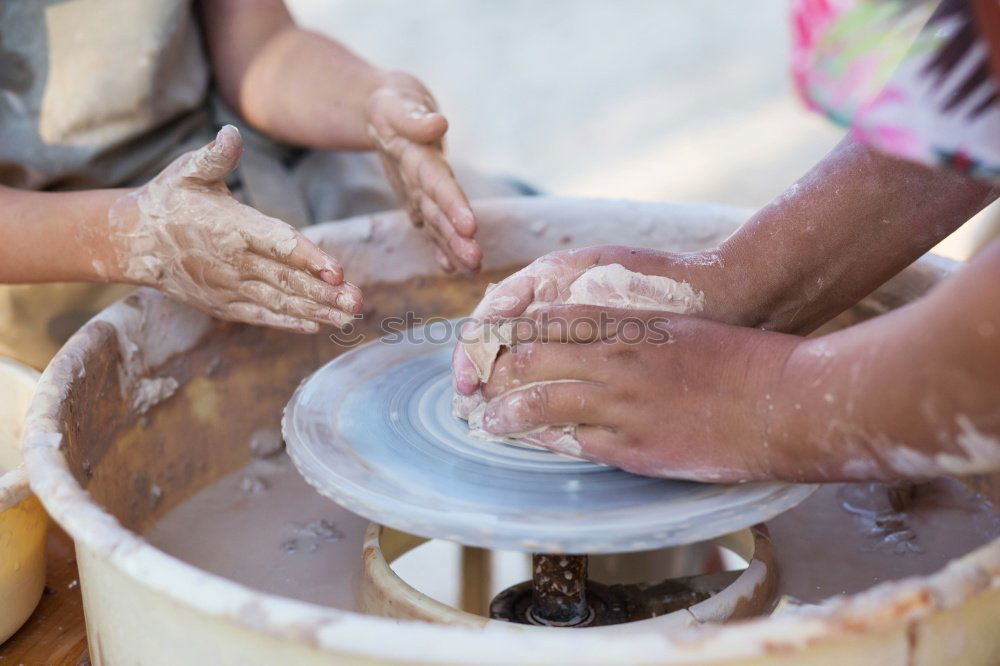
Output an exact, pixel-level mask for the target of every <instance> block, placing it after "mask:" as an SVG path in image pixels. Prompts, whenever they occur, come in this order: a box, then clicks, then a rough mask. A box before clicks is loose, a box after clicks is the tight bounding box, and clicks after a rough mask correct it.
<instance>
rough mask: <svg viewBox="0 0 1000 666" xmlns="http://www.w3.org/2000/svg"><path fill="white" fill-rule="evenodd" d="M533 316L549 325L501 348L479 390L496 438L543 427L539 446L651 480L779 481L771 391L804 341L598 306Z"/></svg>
mask: <svg viewBox="0 0 1000 666" xmlns="http://www.w3.org/2000/svg"><path fill="white" fill-rule="evenodd" d="M543 313H545V316H544V318H543ZM602 314H603V315H604V317H603V321H604V322H605V325H604V326H603V327H599V326H598V325H597V322H600V321H602V317H601V315H602ZM532 319H533V320H534V321H536V322H539V321H546V320H547V321H549V322H550V324H549V329H548V330H539V331H537V334H538V339H539V341H537V342H530V343H519V344H518V345H517V346H516V347H515V348H514V349H513V350H511V351H508V352H505V353H502V354H501V355H500V357H499V358H498V360H497V362H496V365H495V366H494V368H493V372H492V374H491V375H490V379H489V381H488V382H486V383H485V384H484V385H483V395H484V397H485V398H486V399H487V400H488V404H487V408H486V412H485V414H484V417H483V421H482V425H483V428H484V429H485V430H486V431H487V432H488V433H490V434H493V435H497V436H504V435H516V434H520V433H525V432H532V431H535V430H537V429H540V428H544V429H545V430H544V431H542V432H539V433H537V434H536V435H535V436H533V437H532V441H533V442H536V443H539V444H541V445H543V446H547V447H549V448H552V449H553V450H556V451H560V452H563V453H569V454H572V455H576V456H580V457H584V458H588V459H591V460H596V461H598V462H602V463H606V464H610V465H613V466H615V467H620V468H623V469H626V470H629V471H631V472H635V473H637V474H643V475H648V476H662V477H672V478H684V479H692V480H699V481H726V482H735V481H740V480H748V479H756V478H764V477H767V476H769V475H771V474H773V472H774V470H773V468H772V462H773V461H772V460H771V459H770V457H769V456H771V455H780V454H779V452H778V451H769V450H767V449H761V448H760V442H762V441H766V440H767V436H766V429H767V425H768V419H769V417H770V416H771V415H772V412H771V411H770V410H769V404H770V403H769V399H770V398H771V396H772V394H774V393H775V386H774V385H775V383H776V382H777V381H778V379H779V375H780V371H781V368H782V367H783V365H784V360H785V359H787V358H788V356H789V355H791V353H792V352H793V351H794V349H795V348H796V347H797V345H798V344H799V341H800V338H796V337H793V336H788V335H783V334H779V333H769V332H764V331H758V330H754V329H747V328H740V327H735V326H728V325H725V324H720V323H717V322H712V321H707V320H704V319H697V318H693V317H687V316H684V315H678V314H673V313H668V312H649V311H641V312H637V311H625V310H611V309H608V308H598V307H593V306H578V305H572V306H555V307H551V308H545V309H543V310H540V311H538V312H537V313H536V314H535V315H533V317H532ZM554 321H560V322H562V321H565V322H568V323H569V326H568V327H567V326H562V325H561V324H558V325H557V324H553V323H551V322H554ZM640 322H641V324H640ZM527 325H528V322H527V321H525V322H522V326H523V327H524V328H525V329H526V328H527V327H528V326H527ZM567 331H570V332H572V338H569V337H567ZM518 337H519V339H523V338H525V337H526V335H525V332H524V331H522V332H520V333H519V334H518ZM574 440H575V441H574Z"/></svg>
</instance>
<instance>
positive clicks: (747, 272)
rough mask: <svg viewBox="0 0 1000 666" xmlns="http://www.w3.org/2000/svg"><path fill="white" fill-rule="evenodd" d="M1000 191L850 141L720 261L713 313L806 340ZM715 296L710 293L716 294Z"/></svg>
mask: <svg viewBox="0 0 1000 666" xmlns="http://www.w3.org/2000/svg"><path fill="white" fill-rule="evenodd" d="M998 194H1000V191H998V189H996V188H991V186H989V185H986V184H983V183H981V182H977V181H974V180H972V179H969V178H966V177H963V176H961V175H958V174H955V173H952V172H948V171H944V170H934V169H930V168H928V167H924V166H922V165H919V164H915V163H911V162H906V161H902V160H898V159H895V158H891V157H887V156H885V155H882V154H880V153H877V152H875V151H873V150H871V149H869V148H867V147H866V146H864V145H861V144H859V143H857V142H855V141H853V140H852V139H850V138H847V139H844V140H843V141H842V142H841V143H840V144H839V145H838V146H837V147H835V148H834V149H833V150H832V151H831V152H830V153H829V154H828V155H827V156H826V157H824V158H823V160H822V161H821V162H820V163H819V164H817V165H816V166H815V167H814V168H813V169H812V170H811V171H809V172H808V173H807V174H806V175H805V176H803V177H802V178H801V179H800V180H799V181H798V182H796V183H795V184H794V185H792V186H791V187H790V188H789V189H788V190H787V191H786V192H785V193H784V194H782V195H781V196H779V197H778V198H777V199H775V200H774V201H772V202H771V203H770V204H768V205H767V206H765V207H764V208H762V209H761V210H760V211H759V212H758V213H757V214H756V215H754V216H753V217H752V218H750V220H748V221H747V222H746V224H744V225H743V227H741V228H740V229H739V231H737V232H736V233H735V234H734V235H733V236H732V237H731V238H730V239H728V240H727V241H726V242H725V243H723V244H722V246H721V247H720V248H719V249H718V250H717V251H716V252H715V253H714V254H713V255H712V256H713V257H714V258H715V259H717V261H718V262H719V265H720V267H721V269H722V271H723V272H724V277H723V279H722V283H723V287H720V292H721V297H720V298H718V299H711V298H707V299H706V302H707V304H708V306H709V308H710V309H711V311H709V312H706V316H710V317H711V318H714V319H718V320H720V321H726V322H729V323H734V324H739V325H744V326H754V327H759V328H765V329H769V330H776V331H783V332H788V333H807V332H809V331H811V330H813V329H815V328H816V327H818V326H819V325H821V324H822V323H824V322H825V321H827V320H829V319H830V318H832V317H834V316H836V315H837V314H839V313H840V312H842V311H843V310H845V309H847V308H848V307H850V306H851V305H853V304H854V303H856V302H858V301H859V300H861V299H862V298H864V297H865V296H866V295H867V294H869V293H870V292H871V291H873V290H874V289H875V288H876V287H878V286H879V285H881V284H882V283H883V282H885V281H886V280H888V279H889V278H890V277H892V276H893V275H895V274H896V273H898V272H899V271H901V270H902V269H903V268H905V267H906V266H908V265H909V264H910V263H912V262H913V261H915V260H916V259H917V258H918V257H920V256H921V255H922V254H924V253H925V252H927V251H929V250H930V249H931V248H932V247H933V246H934V245H936V244H937V243H938V242H939V241H940V240H942V239H943V238H944V237H945V236H947V235H948V234H950V233H951V232H952V231H954V230H955V229H957V228H958V227H959V226H961V225H962V224H963V223H964V222H966V221H967V220H968V219H969V218H970V217H972V216H973V215H975V214H976V213H977V212H978V211H979V210H981V209H982V208H983V207H985V206H986V205H987V204H989V203H990V202H991V201H992V200H993V199H995V198H996V197H997V195H998ZM709 295H710V294H709Z"/></svg>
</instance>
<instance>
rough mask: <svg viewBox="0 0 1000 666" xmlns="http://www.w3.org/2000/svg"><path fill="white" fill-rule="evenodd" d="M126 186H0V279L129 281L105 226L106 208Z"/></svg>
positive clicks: (106, 222)
mask: <svg viewBox="0 0 1000 666" xmlns="http://www.w3.org/2000/svg"><path fill="white" fill-rule="evenodd" d="M126 192H127V190H88V191H80V192H30V191H24V190H16V189H11V188H8V187H2V186H0V238H2V239H3V242H0V283H27V282H125V281H127V280H125V279H124V277H123V275H122V272H121V270H120V268H119V262H118V259H117V255H116V253H115V250H114V248H113V247H112V245H111V242H110V239H109V236H110V234H109V229H108V210H109V209H110V208H111V206H112V204H114V202H115V201H116V200H118V198H119V197H121V196H122V195H123V194H125V193H126Z"/></svg>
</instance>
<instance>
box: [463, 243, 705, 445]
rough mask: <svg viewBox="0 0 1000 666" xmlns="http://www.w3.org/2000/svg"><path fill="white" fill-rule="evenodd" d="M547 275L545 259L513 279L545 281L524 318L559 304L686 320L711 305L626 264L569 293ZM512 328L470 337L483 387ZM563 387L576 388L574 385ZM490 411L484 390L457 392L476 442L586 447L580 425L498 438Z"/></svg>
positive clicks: (496, 327) (598, 272) (588, 275)
mask: <svg viewBox="0 0 1000 666" xmlns="http://www.w3.org/2000/svg"><path fill="white" fill-rule="evenodd" d="M546 270H548V267H547V266H546V262H545V258H543V259H542V260H540V261H539V262H536V263H534V264H531V265H529V266H528V267H527V268H525V269H523V270H521V271H519V272H518V273H515V274H514V275H512V276H511V277H510V278H508V279H509V280H519V279H524V278H525V277H526V276H528V277H530V276H532V275H533V271H536V272H538V273H539V275H540V276H543V277H539V278H538V281H539V284H538V285H537V286H536V287H535V290H536V292H537V293H536V300H535V301H534V302H532V303H530V304H529V305H528V306H527V307H526V308H525V309H524V315H529V314H531V313H532V312H534V311H536V310H537V309H539V308H541V307H543V306H545V305H549V304H553V303H562V304H566V305H594V306H599V307H608V308H621V309H626V310H659V311H663V312H677V313H682V314H697V313H698V312H700V311H701V310H702V309H703V308H704V305H705V297H704V294H703V293H702V292H700V291H698V290H696V289H695V288H694V287H692V286H691V285H690V284H688V283H687V282H678V281H677V280H673V279H671V278H668V277H665V276H661V275H644V274H642V273H637V272H635V271H631V270H628V269H627V268H625V267H624V266H622V265H621V264H609V265H602V266H593V267H591V268H589V269H587V270H586V271H584V272H583V273H582V274H580V275H579V276H577V277H576V278H575V279H574V280H573V281H572V282H570V283H569V284H568V285H567V287H566V288H563V289H560V288H559V286H558V284H557V282H558V281H557V280H555V279H552V278H549V277H544V274H545V271H546ZM494 286H495V285H491V287H490V288H489V289H488V290H487V296H486V299H484V302H486V301H489V299H490V296H489V291H490V290H492V288H493V287H494ZM494 298H495V299H496V300H497V301H500V302H499V303H495V304H494V307H498V308H500V309H501V310H502V309H506V308H507V307H510V306H509V305H507V304H504V303H503V302H502V301H503V299H505V298H511V299H513V300H515V301H516V300H517V299H516V298H513V297H499V298H498V297H496V295H495V294H494ZM480 307H481V306H480ZM512 328H513V325H512V324H511V323H509V322H502V321H501V322H487V323H485V324H482V325H480V326H479V328H478V331H475V332H471V333H470V334H469V335H470V337H471V338H472V339H471V340H469V341H463V343H462V347H463V349H464V350H465V353H466V355H467V356H468V357H469V360H471V361H472V363H473V365H474V366H475V368H476V373H477V375H478V376H479V380H480V381H481V382H486V381H488V380H489V377H490V374H491V373H492V371H493V365H494V363H495V362H496V360H497V358H498V357H499V354H500V352H501V351H502V349H504V348H510V347H511V346H512V340H511V335H512ZM562 381H569V382H570V383H572V382H573V380H562ZM548 383H562V382H541V384H543V385H544V384H548ZM533 387H534V385H533V384H532V385H526V386H518V387H516V388H515V389H513V390H512V391H511V392H510V393H514V392H518V395H524V396H529V395H530V393H528V391H529V390H531V389H532V388H533ZM521 392H524V393H523V394H522V393H521ZM508 395H510V394H509V393H508V394H504V395H502V396H498V397H497V398H496V399H500V398H504V397H507V396H508ZM486 407H487V401H486V399H485V398H484V397H483V395H482V390H481V389H479V390H477V391H476V392H475V393H473V394H472V395H470V396H464V395H461V394H459V393H457V392H456V394H455V397H454V402H453V413H454V415H455V416H456V417H458V418H461V419H465V420H466V421H468V423H469V434H470V435H471V436H472V437H474V438H476V439H486V440H499V441H506V442H509V443H513V444H522V445H527V446H531V447H537V446H543V447H545V448H549V449H551V450H553V451H556V452H558V453H562V454H564V455H569V456H578V455H579V454H580V452H581V447H580V443H579V442H578V441H577V439H576V426H575V425H562V426H553V427H543V428H536V429H533V430H530V431H527V432H522V433H511V434H510V435H508V436H505V437H498V436H495V435H492V434H490V432H489V431H488V429H487V428H486V427H485V424H484V421H483V419H484V417H485V413H486Z"/></svg>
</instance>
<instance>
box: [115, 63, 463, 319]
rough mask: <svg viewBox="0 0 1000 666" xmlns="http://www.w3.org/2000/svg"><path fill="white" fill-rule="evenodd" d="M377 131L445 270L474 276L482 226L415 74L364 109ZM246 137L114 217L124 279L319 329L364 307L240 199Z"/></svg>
mask: <svg viewBox="0 0 1000 666" xmlns="http://www.w3.org/2000/svg"><path fill="white" fill-rule="evenodd" d="M367 123H368V131H369V135H370V137H371V139H372V142H373V144H374V146H375V148H376V150H377V151H378V154H379V156H380V157H381V159H382V162H383V165H384V167H385V171H386V175H387V177H388V179H389V181H390V182H391V183H392V185H393V187H394V189H395V190H396V193H397V194H398V195H399V197H400V199H401V201H402V202H403V203H404V204H405V206H406V209H407V210H408V212H409V214H410V218H411V220H412V221H413V222H414V224H415V225H416V226H418V227H421V228H422V229H423V230H424V231H425V233H426V234H427V236H428V237H429V238H430V239H431V240H432V241H433V243H434V246H435V253H436V256H437V260H438V263H440V265H441V266H442V268H444V269H445V270H447V271H453V270H461V271H463V272H470V273H471V272H474V271H476V270H478V269H479V264H480V259H481V252H480V250H479V246H478V245H477V244H476V242H475V240H473V236H474V235H475V232H476V220H475V217H474V216H473V213H472V208H471V206H470V205H469V202H468V200H467V199H466V197H465V194H464V193H463V192H462V189H461V188H460V187H459V185H458V183H457V181H456V180H455V177H454V174H453V173H452V171H451V168H450V167H449V166H448V163H447V161H446V160H445V157H444V150H443V137H444V134H445V132H446V131H447V129H448V123H447V121H446V120H445V118H444V116H442V115H441V114H440V113H438V112H437V111H436V107H435V104H434V100H433V98H432V97H431V96H430V94H429V93H428V92H427V91H426V89H424V88H423V86H422V85H420V83H419V82H417V81H416V80H415V79H412V78H411V77H407V76H405V75H396V76H390V78H389V79H388V81H387V83H386V85H384V86H383V87H382V88H380V89H378V90H377V91H375V93H374V94H373V95H372V96H371V98H370V99H369V103H368V107H367ZM242 153H243V140H242V138H241V137H240V134H239V131H238V130H237V129H236V128H235V127H233V126H231V125H227V126H226V127H223V128H222V130H220V131H219V133H218V135H217V136H216V138H215V140H214V141H212V142H211V143H209V144H208V145H206V146H204V147H203V148H201V149H199V150H196V151H193V152H190V153H187V154H185V155H182V156H181V157H179V158H177V159H176V160H175V161H174V162H173V163H172V164H171V165H170V166H168V167H167V168H166V169H165V170H164V171H163V172H162V173H160V174H159V175H158V176H157V177H156V178H154V179H153V180H152V181H150V182H149V183H147V184H146V185H145V186H143V187H141V188H139V189H138V190H135V191H133V192H131V193H129V194H126V195H124V196H122V197H121V198H120V199H119V200H118V201H117V202H116V203H115V204H114V205H113V206H112V208H111V211H110V213H109V238H110V241H111V245H112V249H113V251H114V253H115V255H116V256H115V259H116V263H117V268H118V271H117V272H118V273H119V274H120V276H121V278H122V279H123V280H125V281H128V282H132V283H135V284H142V285H147V286H152V287H157V288H159V289H160V290H162V291H164V292H166V293H167V294H169V295H170V296H172V297H173V298H175V299H176V300H179V301H181V302H184V303H187V304H189V305H192V306H194V307H197V308H198V309H200V310H202V311H204V312H207V313H209V314H211V315H213V316H215V317H218V318H220V319H225V320H229V321H238V322H244V323H248V324H254V325H265V326H272V327H275V328H280V329H285V330H290V331H295V332H300V333H315V332H316V331H318V330H319V326H320V325H321V324H325V325H332V326H343V325H344V324H345V323H347V322H349V321H351V320H352V319H353V318H354V315H355V314H357V313H358V312H360V310H361V306H362V294H361V290H360V289H358V288H357V287H356V286H355V285H353V284H351V283H350V282H346V281H345V279H344V271H343V268H342V267H341V265H340V264H339V263H338V262H337V260H336V259H334V258H333V257H331V256H329V255H328V254H326V253H325V252H324V251H323V250H321V249H320V248H319V247H318V246H316V244H315V243H313V242H312V241H310V240H308V239H307V238H306V237H305V236H303V235H302V234H301V233H299V232H298V231H296V230H295V229H294V228H293V227H291V226H290V225H288V224H286V223H285V222H283V221H281V220H278V219H275V218H272V217H268V216H266V215H264V214H262V213H260V212H258V211H257V210H255V209H253V208H251V207H249V206H245V205H243V204H241V203H239V202H238V201H236V199H234V198H233V196H232V194H231V193H230V191H229V188H228V187H227V186H226V184H225V179H226V177H227V176H228V175H229V174H230V173H231V172H232V171H233V170H234V169H235V168H236V166H237V164H239V161H240V157H241V156H242Z"/></svg>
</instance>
